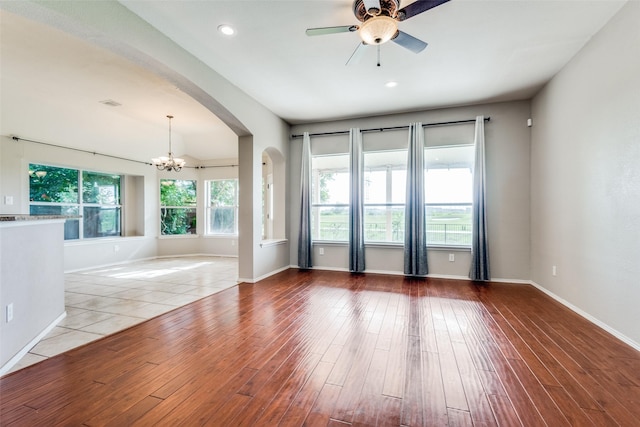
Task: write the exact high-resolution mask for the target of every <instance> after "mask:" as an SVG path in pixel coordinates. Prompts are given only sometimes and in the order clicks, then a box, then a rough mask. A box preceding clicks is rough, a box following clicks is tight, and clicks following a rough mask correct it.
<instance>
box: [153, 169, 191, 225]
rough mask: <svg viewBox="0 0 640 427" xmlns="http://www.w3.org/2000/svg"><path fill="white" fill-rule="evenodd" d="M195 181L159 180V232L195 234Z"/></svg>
mask: <svg viewBox="0 0 640 427" xmlns="http://www.w3.org/2000/svg"><path fill="white" fill-rule="evenodd" d="M196 206H197V191H196V181H194V180H180V179H161V180H160V232H161V234H162V235H181V234H196Z"/></svg>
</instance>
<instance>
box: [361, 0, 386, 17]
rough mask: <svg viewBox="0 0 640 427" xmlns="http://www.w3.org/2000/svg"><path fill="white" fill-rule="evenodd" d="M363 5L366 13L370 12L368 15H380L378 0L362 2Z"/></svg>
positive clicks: (364, 0)
mask: <svg viewBox="0 0 640 427" xmlns="http://www.w3.org/2000/svg"><path fill="white" fill-rule="evenodd" d="M363 3H364V8H365V9H366V10H367V13H368V12H369V11H370V10H371V9H374V10H371V13H370V15H373V16H376V15H378V14H380V11H381V10H382V9H381V8H380V0H363Z"/></svg>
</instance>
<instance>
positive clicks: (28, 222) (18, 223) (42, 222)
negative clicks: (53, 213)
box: [0, 219, 65, 228]
mask: <svg viewBox="0 0 640 427" xmlns="http://www.w3.org/2000/svg"><path fill="white" fill-rule="evenodd" d="M64 222H65V220H64V219H32V220H24V219H19V220H15V221H0V227H2V228H11V227H24V226H26V225H29V226H34V225H48V224H62V223H64Z"/></svg>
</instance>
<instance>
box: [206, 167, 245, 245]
mask: <svg viewBox="0 0 640 427" xmlns="http://www.w3.org/2000/svg"><path fill="white" fill-rule="evenodd" d="M205 186H206V197H207V199H206V208H205V211H206V212H205V217H206V219H207V226H206V234H213V235H216V234H221V235H229V234H232V235H235V234H237V233H238V180H237V179H221V180H214V181H206V182H205Z"/></svg>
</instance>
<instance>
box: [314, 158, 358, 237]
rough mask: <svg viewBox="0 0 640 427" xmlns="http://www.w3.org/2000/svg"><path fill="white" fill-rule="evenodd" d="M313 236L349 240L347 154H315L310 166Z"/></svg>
mask: <svg viewBox="0 0 640 427" xmlns="http://www.w3.org/2000/svg"><path fill="white" fill-rule="evenodd" d="M311 187H312V188H311V191H312V199H311V200H312V209H311V217H312V218H311V221H312V231H311V234H312V236H313V239H314V240H336V241H348V240H349V155H348V154H338V155H331V156H314V157H313V158H312V166H311Z"/></svg>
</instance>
